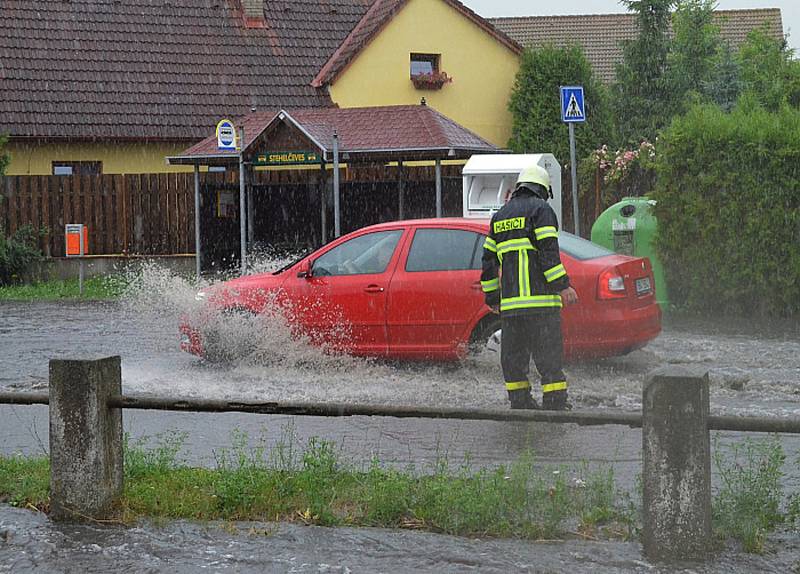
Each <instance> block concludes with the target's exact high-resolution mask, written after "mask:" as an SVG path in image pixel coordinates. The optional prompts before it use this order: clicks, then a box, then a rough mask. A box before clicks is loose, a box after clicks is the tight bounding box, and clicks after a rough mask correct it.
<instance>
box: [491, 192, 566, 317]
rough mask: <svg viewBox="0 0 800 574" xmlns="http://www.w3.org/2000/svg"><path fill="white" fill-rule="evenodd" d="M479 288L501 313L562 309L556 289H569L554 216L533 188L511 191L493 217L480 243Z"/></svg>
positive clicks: (515, 313)
mask: <svg viewBox="0 0 800 574" xmlns="http://www.w3.org/2000/svg"><path fill="white" fill-rule="evenodd" d="M498 268H500V269H501V270H502V271H501V273H500V276H499V277H498ZM481 287H482V289H483V292H484V295H485V298H486V304H487V305H489V306H492V305H497V304H498V303H499V304H500V312H501V313H503V314H507V315H521V314H526V313H536V312H545V311H551V312H552V311H557V310H559V309H560V308H561V306H562V303H561V296H560V295H559V292H560V291H562V290H563V289H566V288H567V287H569V277H568V276H567V271H566V270H565V269H564V266H563V265H562V264H561V255H560V254H559V249H558V220H557V219H556V214H555V212H554V211H553V208H552V207H550V206H549V205H548V204H547V202H546V201H544V200H542V199H540V198H539V197H538V196H536V195H535V194H533V193H532V192H528V191H527V190H525V189H522V190H519V191H517V192H515V193H514V195H513V196H512V197H511V200H510V201H509V202H508V203H507V204H506V205H504V206H503V207H502V208H501V209H500V211H498V212H497V213H495V214H494V216H493V217H492V222H491V224H490V226H489V235H488V237H487V238H486V240H485V241H484V243H483V272H482V273H481Z"/></svg>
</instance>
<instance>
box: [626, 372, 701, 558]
mask: <svg viewBox="0 0 800 574" xmlns="http://www.w3.org/2000/svg"><path fill="white" fill-rule="evenodd" d="M708 412H709V411H708V373H706V374H705V375H703V376H696V375H692V374H691V373H689V372H688V371H685V370H682V369H676V368H675V367H669V368H667V369H664V370H661V371H659V372H656V373H654V374H653V375H652V376H651V377H650V378H649V380H648V381H647V382H646V383H645V387H644V393H643V401H642V440H643V457H644V477H643V478H644V481H643V482H644V493H643V510H644V528H643V533H642V534H643V535H642V542H643V545H644V553H645V556H647V558H648V559H649V560H653V561H666V562H669V561H677V560H702V559H704V558H705V557H706V554H707V552H708V551H709V548H710V544H711V445H710V439H709V432H708Z"/></svg>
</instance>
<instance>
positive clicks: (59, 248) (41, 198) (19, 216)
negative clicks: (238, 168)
mask: <svg viewBox="0 0 800 574" xmlns="http://www.w3.org/2000/svg"><path fill="white" fill-rule="evenodd" d="M193 186H194V180H193V174H191V173H189V174H184V173H170V174H136V175H83V176H5V177H4V178H3V185H2V186H0V190H1V192H2V193H1V195H2V197H1V198H0V226H2V227H3V228H4V229H5V232H6V233H7V234H10V233H14V232H15V231H16V230H17V229H18V228H20V227H22V226H24V225H32V226H34V227H35V228H40V229H42V233H43V235H42V238H41V249H42V252H43V253H44V254H45V255H48V256H50V255H52V256H56V257H58V256H62V255H63V254H64V225H65V224H67V223H83V224H85V225H87V226H88V227H89V253H90V254H111V253H122V254H127V253H142V254H171V253H186V252H191V251H193V250H194V191H193V189H194V187H193Z"/></svg>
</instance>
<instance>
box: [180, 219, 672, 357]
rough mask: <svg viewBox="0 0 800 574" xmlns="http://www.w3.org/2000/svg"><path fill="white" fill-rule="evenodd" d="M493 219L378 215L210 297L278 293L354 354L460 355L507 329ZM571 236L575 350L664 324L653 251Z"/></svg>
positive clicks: (564, 240) (564, 239) (245, 302)
mask: <svg viewBox="0 0 800 574" xmlns="http://www.w3.org/2000/svg"><path fill="white" fill-rule="evenodd" d="M488 229H489V221H488V220H482V219H460V218H443V219H420V220H409V221H396V222H391V223H382V224H379V225H373V226H370V227H365V228H363V229H359V230H358V231H354V232H352V233H349V234H347V235H345V236H343V237H340V238H338V239H336V240H334V241H332V242H331V243H329V244H328V245H325V246H323V247H321V248H320V249H318V250H317V251H315V252H314V253H312V254H310V255H307V256H305V257H303V258H302V259H300V260H299V261H296V262H294V263H292V264H290V265H288V266H286V267H284V268H283V269H280V270H278V271H276V272H274V273H260V274H257V275H248V276H244V277H240V278H238V279H233V280H231V281H227V282H224V283H220V284H218V285H215V286H213V287H212V288H211V289H209V290H207V291H206V292H205V293H204V294H202V296H203V297H204V298H205V299H206V301H207V303H208V304H209V305H212V306H213V307H214V308H215V309H217V310H219V309H223V310H236V311H245V312H247V313H255V314H259V313H262V312H265V311H266V309H267V308H268V307H269V308H270V309H273V308H274V305H275V304H278V305H279V306H280V307H281V308H282V309H285V310H286V312H287V314H288V322H289V324H290V325H291V328H293V329H296V330H297V331H298V332H301V333H303V334H305V335H307V336H310V338H311V340H312V341H315V342H320V343H325V344H330V345H333V346H334V347H337V348H339V349H343V350H344V351H346V352H348V353H350V354H353V355H367V356H381V357H390V358H403V359H407V358H408V359H437V360H454V359H459V358H462V357H463V356H464V355H465V354H466V353H467V351H468V350H469V349H471V348H480V347H482V346H486V345H487V344H489V345H490V346H491V341H492V340H495V341H497V340H498V339H499V337H498V335H499V333H498V331H499V329H500V321H499V317H498V316H497V315H495V314H492V313H491V312H490V310H489V308H488V307H487V306H486V305H485V304H484V299H483V293H482V291H481V285H480V273H481V271H480V269H481V256H482V252H483V240H484V237H485V236H486V234H487V233H488ZM559 245H560V247H561V258H562V261H563V264H564V267H566V269H567V273H568V274H569V277H570V280H571V282H572V286H573V287H574V288H575V290H576V291H577V292H578V296H579V298H580V300H579V302H578V303H577V304H576V305H570V306H568V307H564V309H563V311H562V317H563V334H564V352H565V359H567V360H570V359H571V360H575V359H583V358H598V357H610V356H616V355H623V354H625V353H628V352H630V351H632V350H634V349H638V348H641V347H643V346H644V345H646V344H647V343H648V341H651V340H652V339H654V338H655V337H656V336H657V335H658V334H659V332H660V331H661V310H660V308H659V306H658V304H657V303H656V300H655V294H654V285H655V283H654V281H653V272H652V269H651V267H650V261H649V260H648V259H647V258H637V257H629V256H626V255H618V254H615V253H613V252H611V251H608V250H607V249H605V248H603V247H600V246H598V245H595V244H594V243H591V242H589V241H586V240H584V239H581V238H579V237H576V236H574V235H572V234H569V233H565V232H561V233H560V235H559ZM343 326H345V327H346V328H344V329H343ZM181 331H182V334H183V339H182V343H181V348H182V349H183V350H185V351H188V352H190V353H194V354H196V355H200V356H202V355H204V349H203V342H204V337H206V336H212V335H213V333H204V332H203V326H202V325H198V324H197V323H195V324H190V322H189V321H186V322H184V324H183V325H182V326H181Z"/></svg>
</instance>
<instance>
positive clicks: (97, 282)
mask: <svg viewBox="0 0 800 574" xmlns="http://www.w3.org/2000/svg"><path fill="white" fill-rule="evenodd" d="M125 286H126V284H125V282H124V281H123V280H122V279H121V278H119V277H115V276H107V277H89V278H87V279H84V281H83V294H81V293H80V291H79V289H78V280H77V279H67V280H65V281H61V280H54V281H42V282H39V283H32V284H25V285H0V301H54V300H58V299H85V300H97V299H116V298H118V297H119V296H120V295H121V294H122V293H123V292H124V290H125Z"/></svg>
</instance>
